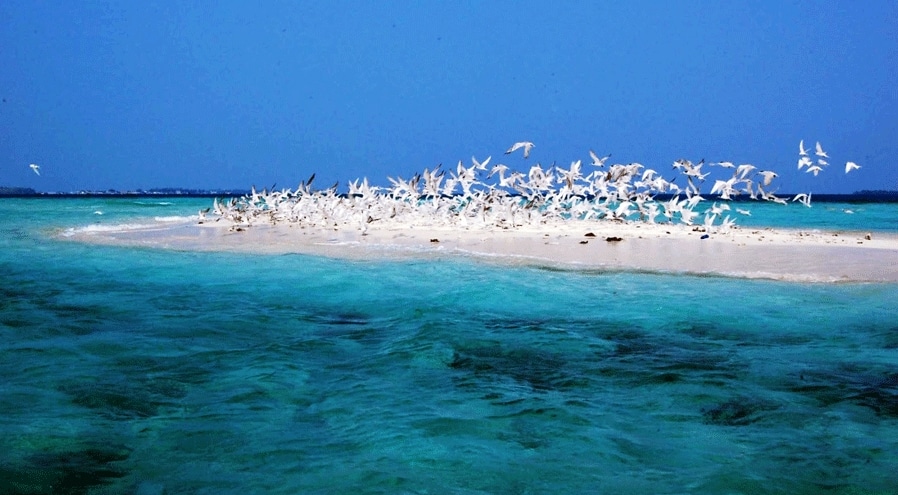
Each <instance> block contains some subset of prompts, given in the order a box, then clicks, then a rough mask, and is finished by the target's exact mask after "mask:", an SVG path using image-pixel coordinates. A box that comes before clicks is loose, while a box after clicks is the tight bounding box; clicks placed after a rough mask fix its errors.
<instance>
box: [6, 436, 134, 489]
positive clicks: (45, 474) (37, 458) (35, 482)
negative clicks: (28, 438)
mask: <svg viewBox="0 0 898 495" xmlns="http://www.w3.org/2000/svg"><path fill="white" fill-rule="evenodd" d="M130 454H131V450H130V449H129V448H127V447H124V446H116V445H96V446H89V447H86V448H84V449H83V450H72V451H64V452H50V453H41V454H35V455H33V456H31V457H29V458H28V459H27V460H26V462H25V463H24V465H20V466H15V465H12V466H10V465H4V466H0V492H2V493H4V494H41V493H53V494H66V495H81V494H88V493H92V492H94V491H95V489H97V488H100V487H103V486H106V485H109V484H110V483H112V482H113V481H115V480H116V479H119V478H123V477H125V476H126V475H127V472H126V471H125V470H124V469H122V468H121V467H120V466H118V465H117V463H119V462H121V461H125V460H127V459H128V456H129V455H130Z"/></svg>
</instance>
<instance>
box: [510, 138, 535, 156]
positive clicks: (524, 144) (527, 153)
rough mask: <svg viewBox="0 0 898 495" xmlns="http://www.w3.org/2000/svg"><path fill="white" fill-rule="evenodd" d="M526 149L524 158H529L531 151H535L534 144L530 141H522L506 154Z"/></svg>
mask: <svg viewBox="0 0 898 495" xmlns="http://www.w3.org/2000/svg"><path fill="white" fill-rule="evenodd" d="M521 148H524V158H528V157H529V156H530V150H531V149H533V143H531V142H529V141H520V142H517V143H514V144H513V145H511V148H508V151H506V152H505V154H506V155H507V154H509V153H514V152H515V151H517V150H519V149H521Z"/></svg>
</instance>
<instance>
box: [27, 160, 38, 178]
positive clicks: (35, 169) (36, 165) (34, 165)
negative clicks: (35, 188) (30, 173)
mask: <svg viewBox="0 0 898 495" xmlns="http://www.w3.org/2000/svg"><path fill="white" fill-rule="evenodd" d="M28 166H29V167H31V170H34V173H36V174H37V175H40V174H41V166H40V165H38V164H36V163H32V164H31V165H28Z"/></svg>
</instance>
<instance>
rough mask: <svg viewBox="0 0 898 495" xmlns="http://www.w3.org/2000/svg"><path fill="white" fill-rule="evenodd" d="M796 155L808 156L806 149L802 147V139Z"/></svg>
mask: <svg viewBox="0 0 898 495" xmlns="http://www.w3.org/2000/svg"><path fill="white" fill-rule="evenodd" d="M818 145H819V143H818ZM798 154H799V155H801V156H808V149H807V148H805V147H804V139H802V140H801V141H799V142H798Z"/></svg>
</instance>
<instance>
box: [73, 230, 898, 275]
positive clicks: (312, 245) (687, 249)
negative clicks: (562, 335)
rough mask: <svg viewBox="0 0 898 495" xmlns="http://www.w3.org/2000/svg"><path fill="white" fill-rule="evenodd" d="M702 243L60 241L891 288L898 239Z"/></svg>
mask: <svg viewBox="0 0 898 495" xmlns="http://www.w3.org/2000/svg"><path fill="white" fill-rule="evenodd" d="M587 234H591V235H587ZM703 236H705V233H704V232H702V231H700V228H698V229H697V228H696V227H691V226H686V225H662V224H645V223H622V222H612V221H589V222H580V221H564V222H557V223H552V224H545V225H539V226H525V227H517V228H515V229H513V230H511V229H507V230H506V229H501V228H495V227H494V228H482V227H481V228H475V227H472V228H464V227H458V226H452V227H447V226H431V225H390V224H385V223H380V222H375V223H372V224H370V225H369V226H367V232H365V233H364V234H363V233H362V232H361V231H360V230H359V229H358V228H350V227H342V228H339V229H322V228H319V227H315V228H309V227H307V228H303V227H300V226H298V225H295V224H293V225H267V224H256V225H252V226H241V227H240V228H239V229H238V228H236V227H233V226H231V225H230V224H226V223H224V222H221V223H216V222H208V223H205V224H202V225H200V224H197V223H196V222H190V223H180V224H176V225H172V224H166V225H160V226H159V227H145V228H127V229H124V228H123V229H121V230H115V229H109V228H107V229H103V230H99V231H98V230H90V229H82V230H79V229H75V230H73V231H69V232H67V233H65V234H64V237H65V238H67V239H71V240H77V241H83V242H91V243H101V244H115V245H129V246H143V247H153V248H164V249H176V250H197V251H230V252H248V253H265V254H286V253H304V254H314V255H323V256H332V257H341V258H353V259H405V258H422V257H424V258H427V257H446V256H459V257H469V258H477V259H481V260H489V261H491V262H494V263H506V264H514V265H532V266H549V267H554V268H561V269H572V270H584V269H585V270H635V271H650V272H664V273H689V274H714V275H725V276H731V277H744V278H769V279H776V280H792V281H800V282H898V234H883V233H874V234H867V233H863V232H824V231H818V230H805V231H798V230H774V229H753V228H741V227H739V228H734V229H730V231H728V232H726V233H711V234H708V236H707V238H704V239H703V238H702V237H703ZM609 238H612V239H611V240H609ZM613 238H620V239H621V240H619V241H617V240H614V239H613Z"/></svg>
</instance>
